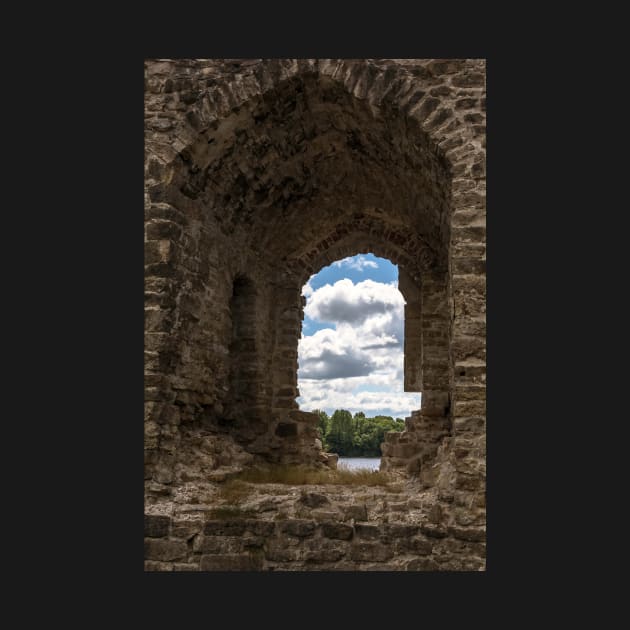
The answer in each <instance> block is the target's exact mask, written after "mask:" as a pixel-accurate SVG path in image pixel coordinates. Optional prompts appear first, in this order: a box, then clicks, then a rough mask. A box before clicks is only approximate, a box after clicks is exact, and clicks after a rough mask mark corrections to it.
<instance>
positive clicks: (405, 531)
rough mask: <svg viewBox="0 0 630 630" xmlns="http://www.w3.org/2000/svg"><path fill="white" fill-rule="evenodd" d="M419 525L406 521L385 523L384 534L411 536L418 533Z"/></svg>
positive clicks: (393, 536)
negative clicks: (408, 523)
mask: <svg viewBox="0 0 630 630" xmlns="http://www.w3.org/2000/svg"><path fill="white" fill-rule="evenodd" d="M419 529H420V527H419V526H418V525H407V524H405V523H385V524H384V525H383V534H385V535H386V536H390V537H392V538H410V537H411V536H415V535H416V534H417V533H418V530H419Z"/></svg>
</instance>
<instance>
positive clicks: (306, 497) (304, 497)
mask: <svg viewBox="0 0 630 630" xmlns="http://www.w3.org/2000/svg"><path fill="white" fill-rule="evenodd" d="M300 503H303V504H304V505H306V506H308V507H310V508H318V507H321V506H322V505H330V499H329V498H328V497H327V496H326V495H325V494H320V493H317V492H303V493H302V494H301V496H300Z"/></svg>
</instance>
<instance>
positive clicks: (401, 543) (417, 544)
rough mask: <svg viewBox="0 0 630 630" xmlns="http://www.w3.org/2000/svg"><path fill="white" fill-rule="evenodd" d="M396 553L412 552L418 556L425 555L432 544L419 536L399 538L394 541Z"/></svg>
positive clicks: (429, 550) (429, 551)
mask: <svg viewBox="0 0 630 630" xmlns="http://www.w3.org/2000/svg"><path fill="white" fill-rule="evenodd" d="M395 549H396V552H397V553H403V554H404V553H412V554H414V555H418V556H427V555H429V554H430V553H431V552H432V551H433V545H432V544H431V543H430V542H429V541H428V540H426V538H422V537H419V536H416V537H413V538H401V539H400V540H397V541H396V543H395Z"/></svg>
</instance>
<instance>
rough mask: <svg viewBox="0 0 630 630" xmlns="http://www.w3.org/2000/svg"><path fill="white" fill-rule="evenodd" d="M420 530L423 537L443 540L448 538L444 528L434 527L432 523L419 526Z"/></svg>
mask: <svg viewBox="0 0 630 630" xmlns="http://www.w3.org/2000/svg"><path fill="white" fill-rule="evenodd" d="M420 530H421V531H422V533H423V534H424V535H425V536H430V537H432V538H445V537H446V536H448V530H447V529H446V528H445V527H441V526H439V525H434V524H433V523H424V524H423V525H421V527H420Z"/></svg>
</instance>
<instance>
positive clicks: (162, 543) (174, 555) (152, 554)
mask: <svg viewBox="0 0 630 630" xmlns="http://www.w3.org/2000/svg"><path fill="white" fill-rule="evenodd" d="M187 554H188V545H187V544H186V543H185V542H182V541H175V540H164V539H163V538H147V539H145V541H144V557H145V559H147V560H161V561H162V562H168V561H169V560H183V559H184V558H185V557H186V556H187Z"/></svg>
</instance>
